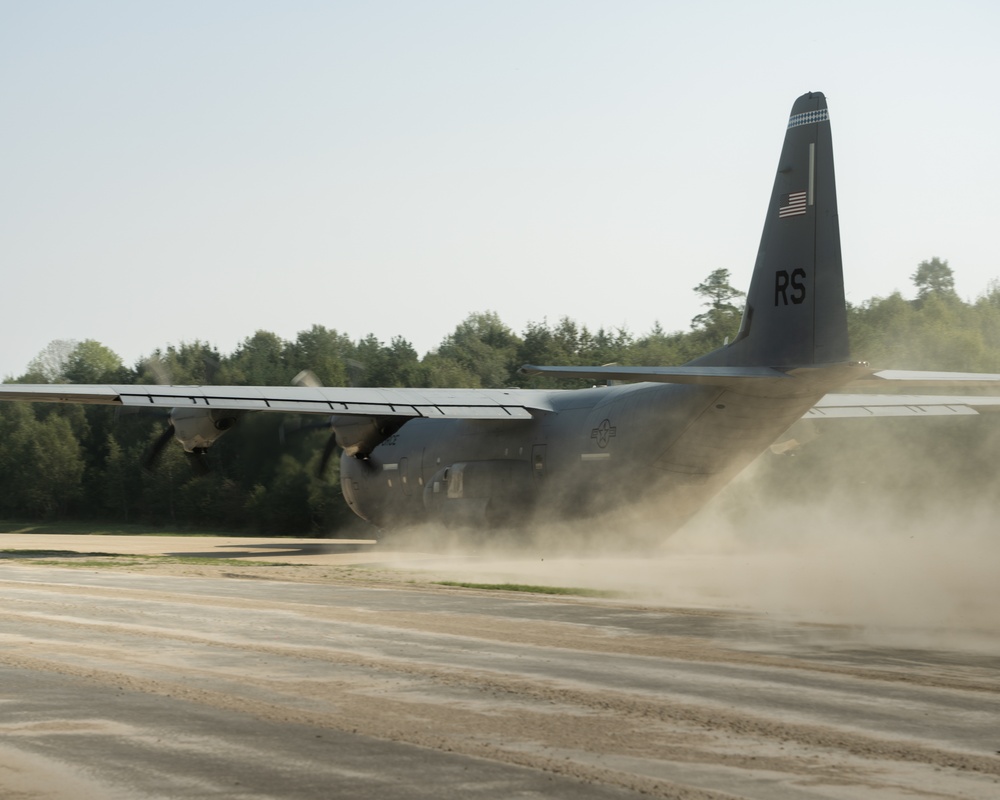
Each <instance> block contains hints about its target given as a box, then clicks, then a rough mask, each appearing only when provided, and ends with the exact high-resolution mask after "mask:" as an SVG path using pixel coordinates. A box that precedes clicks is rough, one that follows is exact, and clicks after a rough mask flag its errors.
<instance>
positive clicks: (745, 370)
mask: <svg viewBox="0 0 1000 800" xmlns="http://www.w3.org/2000/svg"><path fill="white" fill-rule="evenodd" d="M520 372H521V373H522V374H523V375H541V376H544V377H546V378H593V379H597V380H602V381H652V382H654V383H693V384H701V385H703V386H732V385H733V384H736V383H739V382H741V381H747V380H756V381H759V380H762V379H763V380H774V379H781V380H787V379H788V378H789V377H790V376H789V375H788V374H787V373H785V372H782V371H781V370H779V369H773V368H771V367H618V366H608V367H537V366H534V365H533V364H525V365H524V366H523V367H521V369H520Z"/></svg>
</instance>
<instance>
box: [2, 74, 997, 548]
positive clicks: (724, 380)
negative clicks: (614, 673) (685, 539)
mask: <svg viewBox="0 0 1000 800" xmlns="http://www.w3.org/2000/svg"><path fill="white" fill-rule="evenodd" d="M522 370H523V372H524V373H526V374H529V375H550V376H555V377H583V378H592V379H594V380H595V381H598V382H603V383H604V384H606V385H603V386H595V387H594V388H590V389H579V390H517V389H493V390H488V389H484V390H478V389H366V388H325V387H318V386H288V387H272V386H100V385H99V386H85V385H40V386H28V385H4V386H0V399H2V400H21V401H29V402H58V403H101V404H109V405H119V406H138V407H145V408H149V407H152V408H160V409H166V408H169V409H171V411H170V418H171V427H170V429H169V430H170V432H171V433H172V435H173V436H175V437H176V438H177V439H178V440H179V441H180V442H181V444H182V445H183V446H184V449H185V450H187V451H188V452H190V453H203V452H204V451H205V450H206V449H207V448H209V447H210V446H211V445H212V444H213V443H214V442H215V441H216V440H217V439H218V438H219V437H220V436H222V434H223V433H225V432H226V431H227V430H228V429H229V428H231V427H232V426H233V424H234V423H235V422H236V421H237V420H238V419H239V417H240V416H242V415H244V414H247V413H249V412H252V411H277V412H284V413H296V414H318V415H324V416H325V417H327V418H328V421H329V424H330V426H331V427H332V428H333V432H334V433H333V435H334V437H335V441H336V443H337V444H338V445H339V446H340V447H341V448H342V449H343V452H342V455H341V472H340V475H341V483H342V486H343V491H344V497H345V498H346V499H347V502H348V504H349V505H350V507H351V508H352V509H353V510H354V512H355V513H357V514H358V515H359V516H361V517H363V518H365V519H367V520H369V521H371V522H372V523H374V524H376V525H378V526H381V527H386V526H398V525H402V524H407V523H411V522H420V521H428V520H439V521H446V522H447V521H461V522H467V523H493V522H512V523H516V522H519V521H523V520H525V519H527V518H529V517H530V515H532V514H537V513H543V514H550V515H554V516H559V517H565V516H572V515H584V514H591V513H593V512H594V510H595V509H596V508H598V507H600V509H601V510H607V509H608V508H614V507H616V506H622V505H630V504H635V503H637V502H638V501H639V500H641V499H643V498H645V497H648V496H650V495H658V496H659V497H660V498H661V499H662V502H659V503H657V508H658V509H667V511H665V512H664V514H665V516H664V518H663V519H662V520H661V522H662V526H663V529H664V531H667V530H669V529H671V528H674V527H676V526H678V525H680V524H682V523H683V522H684V521H685V520H686V519H687V518H688V517H690V516H691V515H692V514H693V513H694V512H695V511H697V510H698V509H699V508H700V507H701V506H703V505H704V504H705V503H706V502H707V501H708V500H709V499H710V498H711V497H712V496H713V495H715V494H716V493H717V492H718V491H719V490H720V489H721V488H722V487H723V486H725V485H726V483H728V482H729V481H730V480H731V479H732V478H733V477H734V476H735V475H736V474H737V473H739V472H740V471H741V470H742V469H743V468H744V467H746V466H747V465H748V464H749V463H750V462H751V461H752V460H753V459H754V458H756V457H757V456H758V455H759V454H761V453H762V452H763V451H764V450H766V449H767V448H768V446H769V445H771V444H772V443H773V442H774V441H775V440H776V439H777V438H778V437H779V436H781V434H782V433H783V432H784V431H786V430H787V429H788V428H789V426H791V425H792V423H794V422H795V421H796V420H798V419H800V418H802V417H803V416H806V417H810V418H812V419H816V420H823V419H830V418H834V417H844V416H879V415H886V416H888V415H928V416H929V415H940V414H975V413H978V410H982V409H986V408H989V407H993V408H996V409H1000V397H962V396H901V395H873V394H860V395H848V394H831V393H832V392H835V391H837V390H843V389H844V388H846V387H848V386H849V385H851V384H854V385H860V384H868V385H872V384H886V385H889V384H893V383H895V384H896V385H900V386H925V387H938V388H946V389H949V390H954V387H956V386H968V385H978V386H979V387H983V386H988V387H989V388H991V389H994V388H1000V375H978V374H964V373H963V374H959V373H926V372H921V373H917V372H888V371H882V372H878V371H875V370H874V369H873V368H871V367H869V366H868V364H866V363H863V362H857V361H852V360H851V355H850V349H849V346H848V339H847V314H846V309H845V303H844V282H843V271H842V265H841V254H840V230H839V224H838V217H837V195H836V187H835V185H834V169H833V148H832V144H831V139H830V120H829V113H828V111H827V104H826V99H825V97H824V96H823V94H821V93H819V92H810V93H809V94H805V95H803V96H802V97H800V98H798V99H797V100H796V101H795V104H794V105H793V106H792V111H791V116H790V118H789V120H788V128H787V132H786V133H785V141H784V146H783V147H782V150H781V158H780V160H779V162H778V169H777V174H776V175H775V179H774V187H773V189H772V190H771V199H770V201H769V203H768V206H767V214H766V217H765V220H764V230H763V234H762V236H761V242H760V248H759V250H758V253H757V261H756V264H755V266H754V272H753V276H752V279H751V282H750V290H749V292H748V293H747V303H746V308H745V311H744V313H743V319H742V323H741V326H740V330H739V333H738V334H737V336H736V337H735V338H734V339H733V341H732V342H730V343H728V344H726V345H725V346H723V347H721V348H719V349H718V350H715V351H713V352H711V353H708V354H707V355H705V356H702V357H701V358H698V359H696V360H694V361H692V362H690V363H688V364H685V365H684V366H677V367H666V366H664V367H616V366H604V367H559V366H525V367H523V368H522ZM611 381H630V382H631V383H627V384H617V385H607V384H610V382H611Z"/></svg>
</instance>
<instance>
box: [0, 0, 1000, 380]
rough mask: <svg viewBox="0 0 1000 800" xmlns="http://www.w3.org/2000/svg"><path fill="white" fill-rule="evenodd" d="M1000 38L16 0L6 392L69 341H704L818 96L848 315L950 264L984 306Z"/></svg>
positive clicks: (216, 3) (862, 28) (0, 257)
mask: <svg viewBox="0 0 1000 800" xmlns="http://www.w3.org/2000/svg"><path fill="white" fill-rule="evenodd" d="M998 29H1000V5H998V4H997V3H995V2H986V1H985V0H984V1H983V2H952V3H947V4H945V3H940V2H934V3H929V2H891V3H890V2H882V3H880V2H871V0H868V1H867V2H857V3H855V2H837V3H822V4H820V3H802V2H755V3H746V2H705V3H699V4H697V5H696V4H694V3H670V2H665V1H661V2H581V0H572V1H567V2H561V1H556V0H531V2H517V1H516V0H503V2H491V3H489V2H466V1H465V0H462V1H461V2H458V1H456V2H417V1H416V0H409V1H407V2H379V1H378V0H371V1H369V2H333V1H332V0H325V1H324V2H295V0H284V1H283V2H248V0H239V1H238V2H223V1H221V0H213V1H212V2H184V1H183V0H181V1H179V2H178V1H176V0H175V1H174V2H169V3H166V2H160V3H153V2H134V1H133V0H128V1H127V2H99V1H96V0H94V1H91V2H82V1H81V0H73V1H72V2H49V1H48V0H31V2H27V1H26V0H0V265H2V276H3V288H2V298H3V304H2V310H0V376H3V375H18V374H21V373H22V372H24V369H25V367H26V365H27V363H28V361H29V360H30V359H31V358H32V357H33V356H34V355H36V354H37V353H38V352H39V351H40V350H41V349H42V348H43V347H45V345H46V344H47V343H48V342H50V341H51V340H53V339H79V340H83V339H97V340H98V341H100V342H102V343H104V344H106V345H107V346H109V347H111V348H112V349H113V350H114V351H116V352H117V353H118V354H119V355H121V356H122V357H123V359H124V360H125V361H126V363H129V364H133V363H135V361H136V360H138V359H139V358H140V357H141V356H144V355H147V354H149V353H150V352H151V351H152V350H153V349H154V348H156V347H162V346H165V345H167V344H178V343H180V342H182V341H192V340H195V339H201V340H203V341H208V342H211V343H212V344H214V345H216V346H217V347H219V348H220V349H221V350H222V351H223V352H230V351H232V350H233V348H235V346H236V345H237V344H238V343H239V342H240V341H241V340H242V339H244V338H246V337H247V336H250V335H251V334H253V332H254V331H255V330H258V329H265V330H270V331H274V332H275V333H277V334H279V335H280V336H282V337H285V338H294V336H295V334H296V333H297V332H298V331H300V330H303V329H306V328H308V327H310V326H311V325H313V324H321V325H325V326H327V327H330V328H336V329H337V330H340V331H342V332H344V333H347V334H348V335H349V336H350V337H351V338H354V339H357V338H360V337H363V336H364V335H366V334H368V333H374V334H375V335H376V336H378V337H379V338H380V339H383V340H385V341H388V340H389V339H390V338H391V337H392V336H395V335H401V336H403V337H404V338H406V339H408V340H409V341H411V342H412V343H413V345H414V346H415V347H416V349H417V350H418V352H419V353H420V354H421V355H422V354H423V353H425V352H426V351H427V350H430V349H432V348H434V347H436V346H437V345H438V343H439V342H440V341H441V339H442V338H443V337H444V336H445V335H447V334H448V333H450V332H451V331H452V330H454V328H455V326H456V325H457V324H458V323H459V322H461V321H462V320H463V319H464V318H465V317H466V316H467V315H468V314H469V313H470V312H473V311H485V310H494V311H496V312H497V313H498V314H499V315H500V317H501V318H502V319H503V320H504V321H505V322H506V323H507V324H508V325H510V326H511V327H512V328H514V330H515V331H518V332H521V331H522V330H523V329H524V326H525V324H526V323H527V322H529V321H542V320H544V319H548V320H549V321H550V322H556V321H557V320H558V319H559V318H560V317H562V316H569V317H571V318H573V319H575V320H576V321H577V322H579V323H582V324H586V325H587V326H589V327H590V328H592V329H596V328H598V327H601V326H604V327H608V328H614V327H620V326H627V327H628V328H629V329H630V330H631V331H632V332H633V333H635V334H642V333H644V332H647V331H648V330H649V329H650V328H651V327H652V326H653V325H654V323H655V322H656V321H657V320H659V321H660V323H662V325H663V326H664V327H665V328H666V329H668V330H676V329H682V328H686V327H687V326H688V324H689V323H690V320H691V318H692V317H693V316H694V315H695V314H697V313H698V311H699V309H698V305H697V303H698V300H697V298H696V297H695V295H694V293H693V292H692V287H694V286H695V285H696V284H697V283H699V282H700V281H701V280H702V279H703V278H704V277H705V276H707V275H708V273H710V272H711V271H712V270H714V269H717V268H720V267H725V268H727V269H729V270H730V271H731V272H732V275H733V282H734V283H735V284H736V285H737V286H740V287H741V288H746V284H747V283H748V281H749V276H750V270H751V268H752V266H753V262H754V258H755V255H756V248H757V244H758V238H759V235H760V228H761V225H762V223H763V220H764V210H765V205H766V203H767V200H768V197H769V194H770V189H771V182H772V178H773V173H774V169H775V167H776V165H777V159H778V155H779V150H780V147H781V141H782V137H783V135H784V131H785V125H786V122H787V116H788V111H789V108H790V107H791V104H792V101H793V100H794V99H795V98H796V97H797V96H799V95H800V94H803V93H804V92H807V91H812V90H817V91H822V92H825V93H826V95H827V98H828V101H829V104H830V114H831V120H832V125H833V139H834V151H835V156H836V160H837V170H838V172H837V178H838V193H839V200H840V217H841V235H842V239H843V250H844V264H845V271H846V283H847V291H848V298H849V299H850V300H852V301H854V302H860V301H862V300H865V299H867V298H869V297H872V296H874V295H885V294H887V293H889V292H892V291H893V290H895V289H900V290H902V291H903V292H904V294H906V295H908V296H912V294H913V292H912V284H911V282H910V275H911V274H912V273H913V271H914V269H915V268H916V265H917V263H918V262H920V261H921V260H923V259H927V258H930V257H932V256H940V257H941V258H946V259H948V260H949V262H950V264H951V267H952V268H953V269H954V271H955V275H956V283H957V288H958V290H959V293H960V294H961V295H962V296H963V297H965V298H968V299H971V298H974V297H975V296H976V295H977V294H979V293H980V292H982V291H983V290H985V289H986V287H987V285H988V283H989V282H990V281H992V280H995V279H997V278H998V277H1000V258H998V253H1000V198H998V195H997V187H998V185H1000V166H998V157H997V142H998V141H1000V103H998V102H997V80H998V78H1000V47H998V46H997V44H996V31H997V30H998ZM856 355H858V356H863V355H864V354H861V353H858V354H856ZM887 366H889V365H887Z"/></svg>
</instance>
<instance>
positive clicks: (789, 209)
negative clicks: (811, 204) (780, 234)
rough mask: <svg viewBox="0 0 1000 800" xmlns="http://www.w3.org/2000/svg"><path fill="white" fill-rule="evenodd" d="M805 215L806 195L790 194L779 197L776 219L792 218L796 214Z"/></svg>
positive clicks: (801, 193) (799, 193) (802, 193)
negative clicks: (779, 202)
mask: <svg viewBox="0 0 1000 800" xmlns="http://www.w3.org/2000/svg"><path fill="white" fill-rule="evenodd" d="M805 213H806V193H805V192H792V193H791V194H786V195H782V196H781V205H779V206H778V217H780V218H784V217H794V216H796V215H797V214H805Z"/></svg>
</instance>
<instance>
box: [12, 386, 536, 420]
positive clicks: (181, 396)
mask: <svg viewBox="0 0 1000 800" xmlns="http://www.w3.org/2000/svg"><path fill="white" fill-rule="evenodd" d="M2 400H20V401H23V402H32V403H87V404H97V405H114V406H133V407H140V408H201V409H219V410H223V409H225V410H235V411H280V412H287V413H295V414H338V415H358V416H365V417H432V418H452V419H530V418H531V417H532V416H534V414H537V413H544V412H548V411H551V410H552V407H551V405H550V404H549V402H548V399H547V395H546V393H545V392H539V391H531V390H523V389H366V388H357V387H348V388H336V387H314V386H153V385H136V386H130V385H85V384H35V385H32V384H19V383H11V384H3V385H0V401H2Z"/></svg>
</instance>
